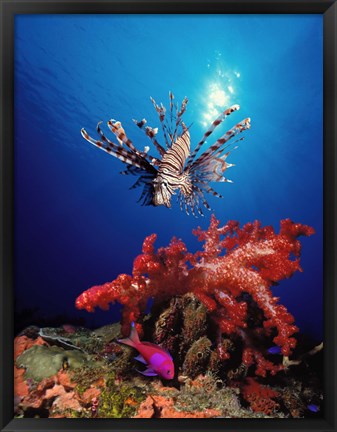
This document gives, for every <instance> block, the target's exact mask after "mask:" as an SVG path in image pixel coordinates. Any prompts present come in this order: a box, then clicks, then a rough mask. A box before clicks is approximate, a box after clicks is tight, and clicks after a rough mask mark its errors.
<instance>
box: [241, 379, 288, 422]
mask: <svg viewBox="0 0 337 432" xmlns="http://www.w3.org/2000/svg"><path fill="white" fill-rule="evenodd" d="M241 392H242V396H243V398H244V399H245V400H246V401H247V402H248V403H249V404H250V407H251V409H252V410H253V411H255V412H260V413H264V414H266V415H269V416H270V415H272V414H273V413H274V411H275V410H276V409H277V408H279V404H278V403H277V402H276V401H275V400H274V399H275V398H277V397H279V396H280V395H279V393H278V392H276V391H275V390H272V389H271V388H270V387H267V386H264V385H261V384H260V383H258V382H257V381H256V380H255V379H254V378H247V380H246V384H245V385H244V386H243V388H242V390H241Z"/></svg>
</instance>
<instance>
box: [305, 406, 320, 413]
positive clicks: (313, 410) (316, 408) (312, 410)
mask: <svg viewBox="0 0 337 432" xmlns="http://www.w3.org/2000/svg"><path fill="white" fill-rule="evenodd" d="M307 408H308V410H309V411H311V412H313V413H317V412H318V411H319V406H318V405H315V404H310V405H307Z"/></svg>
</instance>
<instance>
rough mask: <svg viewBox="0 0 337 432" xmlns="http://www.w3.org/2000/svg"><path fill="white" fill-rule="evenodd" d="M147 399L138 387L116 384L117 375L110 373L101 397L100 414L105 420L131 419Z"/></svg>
mask: <svg viewBox="0 0 337 432" xmlns="http://www.w3.org/2000/svg"><path fill="white" fill-rule="evenodd" d="M145 398H146V393H145V392H144V391H143V390H142V389H140V388H139V387H137V386H134V385H132V384H131V383H130V384H126V383H122V384H118V385H117V384H116V382H115V374H114V373H113V372H112V373H110V375H109V377H108V379H107V381H106V386H105V389H104V390H103V392H102V393H101V396H100V401H99V407H98V413H99V417H101V418H102V417H103V418H130V417H132V416H133V415H134V414H135V413H136V410H137V408H138V406H139V405H140V403H141V402H142V401H143V400H144V399H145Z"/></svg>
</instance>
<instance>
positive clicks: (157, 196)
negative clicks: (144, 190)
mask: <svg viewBox="0 0 337 432" xmlns="http://www.w3.org/2000/svg"><path fill="white" fill-rule="evenodd" d="M153 188H154V193H153V199H152V202H153V205H155V206H160V205H164V206H166V207H168V208H170V207H171V196H172V192H170V190H169V185H168V182H167V180H166V179H165V178H163V177H162V176H161V175H160V174H159V175H158V176H157V177H156V178H155V179H154V180H153Z"/></svg>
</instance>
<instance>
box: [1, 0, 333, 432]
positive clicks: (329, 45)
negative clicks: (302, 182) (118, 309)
mask: <svg viewBox="0 0 337 432" xmlns="http://www.w3.org/2000/svg"><path fill="white" fill-rule="evenodd" d="M105 13H112V14H113V13H133V14H152V13H161V14H177V13H182V14H183V13H197V14H207V13H216V14H233V13H245V14H256V13H258V14H322V15H323V20H324V320H325V322H324V344H325V354H324V397H325V402H324V403H325V410H324V417H323V418H320V419H183V420H180V419H166V420H165V421H162V420H161V419H137V420H136V419H118V420H111V419H26V418H25V419H13V338H14V331H13V328H14V325H13V324H14V307H13V306H14V295H13V280H14V274H15V269H14V268H13V261H14V260H13V253H14V250H13V225H14V223H13V219H14V199H13V189H14V188H13V178H14V170H15V166H14V151H13V136H14V120H13V119H14V114H13V112H14V109H13V108H14V102H13V100H14V83H13V81H14V79H13V73H14V16H15V15H16V14H105ZM0 16H1V87H0V96H1V110H0V112H1V154H0V161H1V163H0V167H1V168H0V169H1V181H0V187H1V193H0V197H1V202H0V221H1V242H0V244H1V246H0V247H1V249H0V256H1V261H0V275H1V290H0V350H1V355H0V385H1V389H0V429H1V431H6V432H10V431H25V432H30V431H31V432H33V431H42V430H43V431H44V430H46V431H48V430H50V431H54V432H55V431H69V430H74V431H83V430H88V431H110V430H111V431H112V430H116V431H150V430H153V431H154V430H155V431H172V430H175V431H177V432H182V431H187V430H193V431H199V430H200V431H205V430H208V431H211V430H226V431H236V432H240V431H248V430H250V431H252V430H256V431H274V432H276V431H282V430H287V431H289V432H290V431H299V430H305V431H322V432H323V431H324V432H327V431H336V430H337V427H336V420H337V419H336V418H337V403H336V390H337V380H336V365H337V356H336V350H337V338H336V312H335V311H336V310H337V302H336V298H337V297H336V289H337V286H336V269H337V265H336V258H337V257H336V244H337V242H336V240H337V238H336V223H335V221H336V216H337V213H336V206H337V196H336V191H337V188H336V166H337V160H336V146H337V142H336V141H337V139H336V137H337V130H336V120H337V109H336V103H337V102H336V101H337V87H336V76H337V56H336V50H337V5H336V1H331V0H259V1H252V0H231V1H227V0H212V1H210V2H205V1H204V0H166V1H158V0H132V1H129V0H123V1H115V0H100V1H95V0H84V1H83V0H50V1H47V0H35V1H31V0H0ZM285 37H286V36H285Z"/></svg>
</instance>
